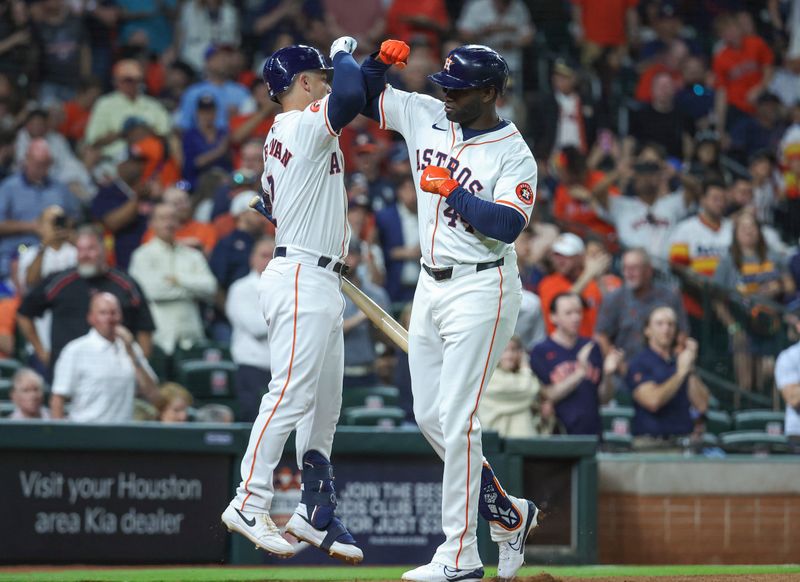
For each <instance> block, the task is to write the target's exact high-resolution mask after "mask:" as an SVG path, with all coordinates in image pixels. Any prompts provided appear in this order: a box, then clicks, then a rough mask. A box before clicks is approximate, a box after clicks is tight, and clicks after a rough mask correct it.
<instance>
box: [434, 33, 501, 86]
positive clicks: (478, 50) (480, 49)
mask: <svg viewBox="0 0 800 582" xmlns="http://www.w3.org/2000/svg"><path fill="white" fill-rule="evenodd" d="M428 78H429V79H430V80H431V81H433V82H434V83H436V84H437V85H439V86H441V87H444V88H445V89H473V88H476V87H494V88H495V89H497V92H498V93H502V92H503V91H505V89H506V82H507V81H508V64H507V63H506V60H505V59H504V58H503V57H501V56H500V54H499V53H498V52H497V51H495V50H493V49H490V48H489V47H488V46H483V45H480V44H467V45H464V46H460V47H458V48H455V49H453V50H451V51H450V54H449V55H447V58H446V59H445V61H444V68H443V69H442V70H441V71H439V72H438V73H435V74H433V75H429V76H428Z"/></svg>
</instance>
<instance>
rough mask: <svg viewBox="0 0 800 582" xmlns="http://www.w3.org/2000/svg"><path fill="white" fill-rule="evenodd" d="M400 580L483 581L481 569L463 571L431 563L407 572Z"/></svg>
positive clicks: (426, 581) (422, 581)
mask: <svg viewBox="0 0 800 582" xmlns="http://www.w3.org/2000/svg"><path fill="white" fill-rule="evenodd" d="M401 579H402V580H403V582H478V581H479V580H482V579H483V568H474V569H472V570H463V569H459V568H453V567H452V566H445V565H444V564H440V563H439V562H431V563H430V564H425V565H424V566H420V567H419V568H414V569H413V570H409V571H408V572H406V573H405V574H403V577H402V578H401Z"/></svg>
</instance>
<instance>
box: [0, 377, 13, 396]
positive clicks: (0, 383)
mask: <svg viewBox="0 0 800 582" xmlns="http://www.w3.org/2000/svg"><path fill="white" fill-rule="evenodd" d="M11 384H12V383H11V378H0V400H11Z"/></svg>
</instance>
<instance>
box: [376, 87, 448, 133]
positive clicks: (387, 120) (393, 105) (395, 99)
mask: <svg viewBox="0 0 800 582" xmlns="http://www.w3.org/2000/svg"><path fill="white" fill-rule="evenodd" d="M443 111H444V104H443V103H442V102H441V101H439V100H438V99H435V98H433V97H429V96H428V95H420V94H419V93H408V92H406V91H400V90H399V89H395V88H394V87H392V86H391V85H386V89H384V90H383V93H381V94H380V97H378V117H379V119H378V122H379V123H380V125H381V129H391V130H394V131H396V132H398V133H400V134H402V135H403V137H405V138H406V140H408V138H409V137H411V135H412V134H413V131H414V128H415V127H416V126H418V125H421V124H423V123H425V122H426V120H428V121H430V122H433V121H435V120H436V117H437V116H438V115H439V114H440V113H443ZM423 127H424V126H423Z"/></svg>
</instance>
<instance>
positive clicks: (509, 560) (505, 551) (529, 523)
mask: <svg viewBox="0 0 800 582" xmlns="http://www.w3.org/2000/svg"><path fill="white" fill-rule="evenodd" d="M520 501H523V502H524V503H525V505H526V506H527V511H525V509H522V511H521V513H522V514H523V521H522V523H521V524H520V528H519V533H517V535H516V536H514V537H513V538H511V539H510V540H507V541H504V542H498V544H497V545H498V546H500V558H499V559H498V561H497V578H498V579H499V580H500V581H501V582H511V581H512V580H513V579H514V576H516V575H517V572H518V571H519V569H520V568H522V565H523V564H524V563H525V541H526V540H527V539H528V536H529V535H530V534H531V532H532V531H533V530H534V529H536V526H537V525H539V508H538V507H536V505H535V504H534V503H533V502H532V501H528V500H526V499H520Z"/></svg>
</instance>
